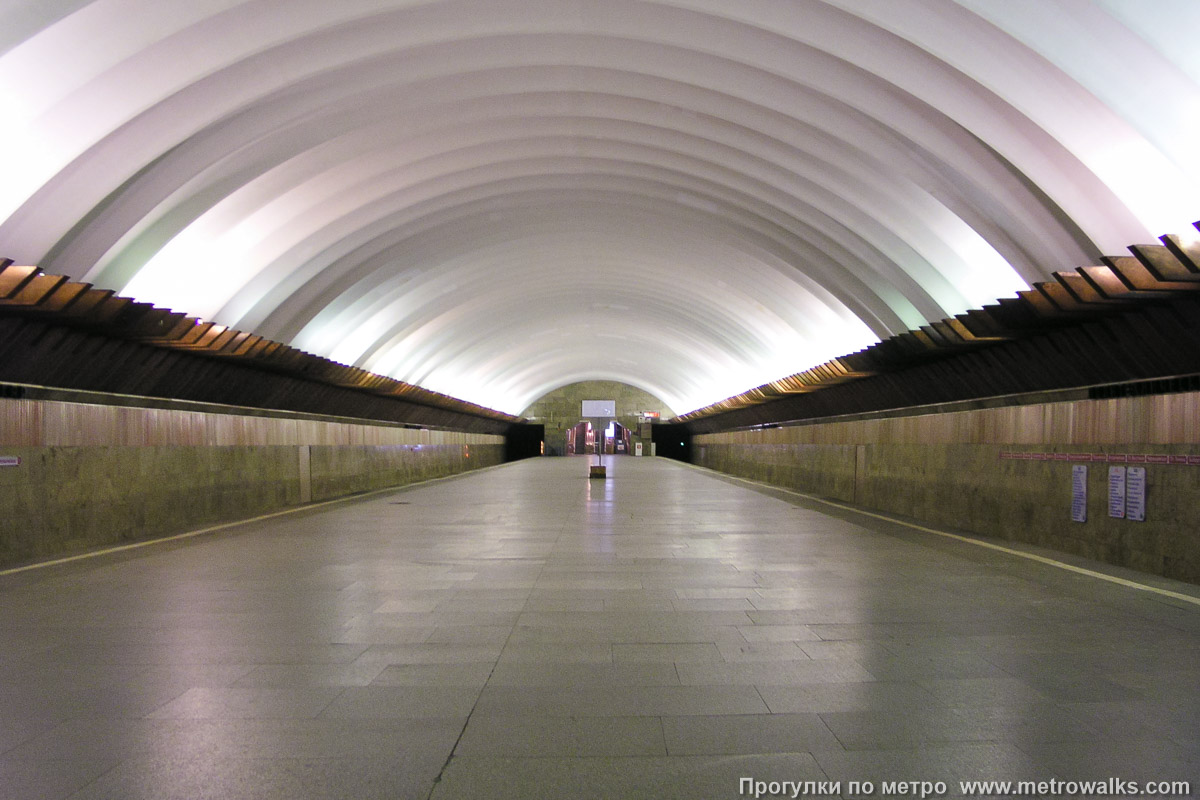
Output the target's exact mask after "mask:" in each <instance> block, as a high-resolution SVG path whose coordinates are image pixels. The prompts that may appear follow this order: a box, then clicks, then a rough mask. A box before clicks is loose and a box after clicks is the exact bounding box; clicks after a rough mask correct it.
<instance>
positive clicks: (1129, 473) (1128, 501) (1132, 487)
mask: <svg viewBox="0 0 1200 800" xmlns="http://www.w3.org/2000/svg"><path fill="white" fill-rule="evenodd" d="M1125 518H1126V519H1131V520H1134V521H1135V522H1145V521H1146V468H1145V467H1130V468H1129V469H1128V470H1126V474H1125Z"/></svg>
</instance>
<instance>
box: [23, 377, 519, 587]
mask: <svg viewBox="0 0 1200 800" xmlns="http://www.w3.org/2000/svg"><path fill="white" fill-rule="evenodd" d="M503 458H504V440H503V437H500V436H489V435H484V434H467V433H459V432H453V431H430V430H415V429H405V428H399V427H395V426H374V425H360V424H354V423H347V422H338V421H323V420H307V419H294V418H283V419H275V418H271V417H261V416H253V417H252V416H239V415H234V414H215V413H214V414H206V413H203V412H196V411H177V410H166V409H147V408H128V407H106V406H101V405H91V404H74V403H60V402H41V401H28V400H10V399H4V400H0V567H3V566H12V565H17V564H23V563H28V562H34V561H38V560H43V559H47V558H54V557H60V556H64V555H70V554H74V553H78V552H82V551H86V550H89V549H93V548H99V547H104V546H111V545H115V544H123V543H128V542H133V541H140V540H145V539H152V538H156V537H162V536H169V535H171V534H175V533H180V532H183V531H187V530H194V529H196V528H199V527H203V526H205V525H211V524H214V523H220V522H228V521H233V520H238V519H246V518H249V517H253V516H257V515H260V514H265V513H270V512H272V511H278V510H281V509H284V508H287V507H289V506H295V505H298V504H300V503H301V502H302V501H303V500H307V499H308V497H306V495H310V496H311V499H312V500H313V501H320V500H328V499H333V498H337V497H342V496H345V495H350V494H356V493H360V492H366V491H371V490H374V489H382V488H387V487H389V486H401V485H404V484H407V483H412V482H414V481H419V480H426V479H428V478H434V477H441V476H445V475H451V474H455V473H458V472H463V471H466V470H470V469H478V468H480V467H486V466H491V465H494V464H498V463H501V462H502V461H503ZM17 460H19V463H14V462H16V461H17ZM4 464H12V466H3V465H4ZM305 469H306V470H307V474H301V473H302V470H305Z"/></svg>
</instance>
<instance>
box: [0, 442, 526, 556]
mask: <svg viewBox="0 0 1200 800" xmlns="http://www.w3.org/2000/svg"><path fill="white" fill-rule="evenodd" d="M514 463H517V462H511V461H510V462H506V463H504V464H493V465H492V466H490V467H481V468H479V469H474V470H468V471H466V472H460V473H455V474H453V475H441V476H438V477H436V478H426V479H425V480H423V481H417V482H415V483H406V484H402V485H400V486H385V487H383V488H381V489H372V490H370V491H367V492H362V493H359V494H352V495H349V496H347V497H334V498H332V499H330V500H321V501H319V502H316V503H306V504H304V505H299V506H295V507H293V508H285V509H281V510H279V511H273V512H271V513H269V514H262V515H260V516H257V517H250V518H249V519H238V520H233V521H231V522H222V523H218V524H216V525H209V526H207V527H204V528H198V529H196V530H192V531H185V532H183V533H177V534H174V535H172V536H166V537H162V538H157V539H147V540H146V541H144V542H131V543H130V544H123V545H117V546H115V547H106V548H104V549H101V550H94V551H91V552H87V553H78V554H76V555H73V556H64V557H62V558H55V559H50V560H49V561H39V562H37V563H34V564H25V565H23V566H20V567H11V568H8V569H2V570H0V578H4V577H6V576H9V575H17V574H20V573H25V572H31V571H34V570H39V569H43V568H45V567H55V566H62V565H64V564H73V563H76V562H79V561H86V560H88V559H91V558H99V557H101V556H107V555H113V554H116V553H123V552H127V551H130V550H138V549H141V548H144V547H152V546H154V545H160V544H171V543H173V542H179V541H184V540H187V539H192V538H195V537H197V536H204V535H206V534H211V533H218V532H220V531H223V530H227V529H229V528H236V527H238V526H241V525H252V524H254V523H256V522H264V521H266V520H271V519H275V518H277V517H283V516H288V515H290V514H299V513H301V512H305V511H312V512H322V511H323V510H325V508H326V507H327V506H332V505H337V504H340V503H347V504H349V503H353V502H356V501H361V500H368V499H371V498H373V497H375V496H376V495H383V494H387V493H389V492H403V491H407V490H409V489H416V488H419V487H422V486H427V485H429V484H433V483H439V482H444V481H450V480H454V479H456V478H463V477H467V476H471V475H478V474H480V473H484V472H489V471H492V470H496V469H499V468H501V467H507V466H509V465H511V464H514Z"/></svg>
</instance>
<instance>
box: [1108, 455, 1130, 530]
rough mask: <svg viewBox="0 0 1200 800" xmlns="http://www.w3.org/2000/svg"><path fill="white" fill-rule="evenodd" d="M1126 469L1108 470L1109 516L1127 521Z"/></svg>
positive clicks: (1114, 468) (1113, 468)
mask: <svg viewBox="0 0 1200 800" xmlns="http://www.w3.org/2000/svg"><path fill="white" fill-rule="evenodd" d="M1125 472H1126V468H1125V467H1109V468H1108V515H1109V516H1110V517H1116V518H1117V519H1125Z"/></svg>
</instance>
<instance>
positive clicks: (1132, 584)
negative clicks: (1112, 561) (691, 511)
mask: <svg viewBox="0 0 1200 800" xmlns="http://www.w3.org/2000/svg"><path fill="white" fill-rule="evenodd" d="M679 463H681V464H684V466H688V467H694V468H696V469H702V470H705V471H707V472H713V473H715V474H717V475H720V476H721V477H723V478H729V479H731V480H735V481H741V482H742V483H746V484H750V485H751V486H761V487H762V488H764V489H772V490H774V491H777V492H787V493H788V494H794V495H796V496H797V497H803V498H804V499H805V500H811V501H812V502H814V503H824V504H825V505H827V506H833V507H834V508H840V509H842V510H843V511H849V512H851V513H854V514H863V515H864V516H868V517H872V518H874V519H878V520H882V521H883V522H890V523H892V524H894V525H903V526H905V527H907V528H913V529H914V530H918V531H922V532H924V533H932V534H933V535H935V536H944V537H945V538H947V539H954V540H956V541H959V542H966V543H967V544H973V545H977V546H978V547H986V548H988V549H989V550H998V551H1000V552H1001V553H1008V554H1009V555H1011V556H1020V557H1021V558H1027V559H1029V560H1030V561H1037V562H1039V563H1042V564H1048V565H1049V566H1052V567H1058V568H1059V569H1065V570H1067V571H1069V572H1077V573H1079V574H1080V575H1087V576H1089V577H1092V578H1099V579H1100V580H1102V581H1108V582H1110V583H1116V584H1119V585H1121V586H1127V587H1129V588H1131V589H1138V590H1140V591H1143V592H1153V593H1154V594H1160V595H1162V596H1164V597H1171V598H1174V599H1175V600H1182V601H1183V602H1185V603H1191V604H1192V605H1195V606H1200V597H1193V596H1191V595H1187V594H1182V593H1180V592H1173V591H1171V590H1170V589H1160V588H1158V587H1157V586H1148V585H1146V584H1144V583H1138V582H1137V581H1131V580H1128V579H1127V578H1118V577H1117V576H1115V575H1106V574H1104V573H1103V572H1096V571H1094V570H1090V569H1086V568H1084V567H1077V566H1075V565H1074V564H1067V563H1065V562H1063V561H1056V560H1054V559H1053V558H1047V557H1046V556H1039V555H1037V554H1036V553H1026V552H1023V551H1021V550H1014V549H1012V548H1011V547H1004V546H1003V545H998V544H992V543H991V542H984V541H980V540H979V539H972V538H971V537H969V536H959V535H958V534H956V533H949V532H947V531H939V530H937V529H935V528H927V527H925V526H924V525H917V524H916V523H914V522H905V521H904V520H902V519H896V518H895V517H889V516H886V515H884V514H876V513H874V512H872V511H865V510H863V509H861V508H855V507H854V506H850V505H845V504H844V503H838V502H836V501H833V500H826V499H825V498H823V497H816V496H814V495H811V494H805V493H804V492H797V491H796V490H794V489H786V488H784V487H782V486H772V485H771V484H769V483H762V482H761V481H752V480H750V479H748V478H742V477H739V476H737V475H727V474H725V473H723V472H717V471H716V470H710V469H708V468H707V467H699V466H697V465H695V464H686V463H685V462H679Z"/></svg>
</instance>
